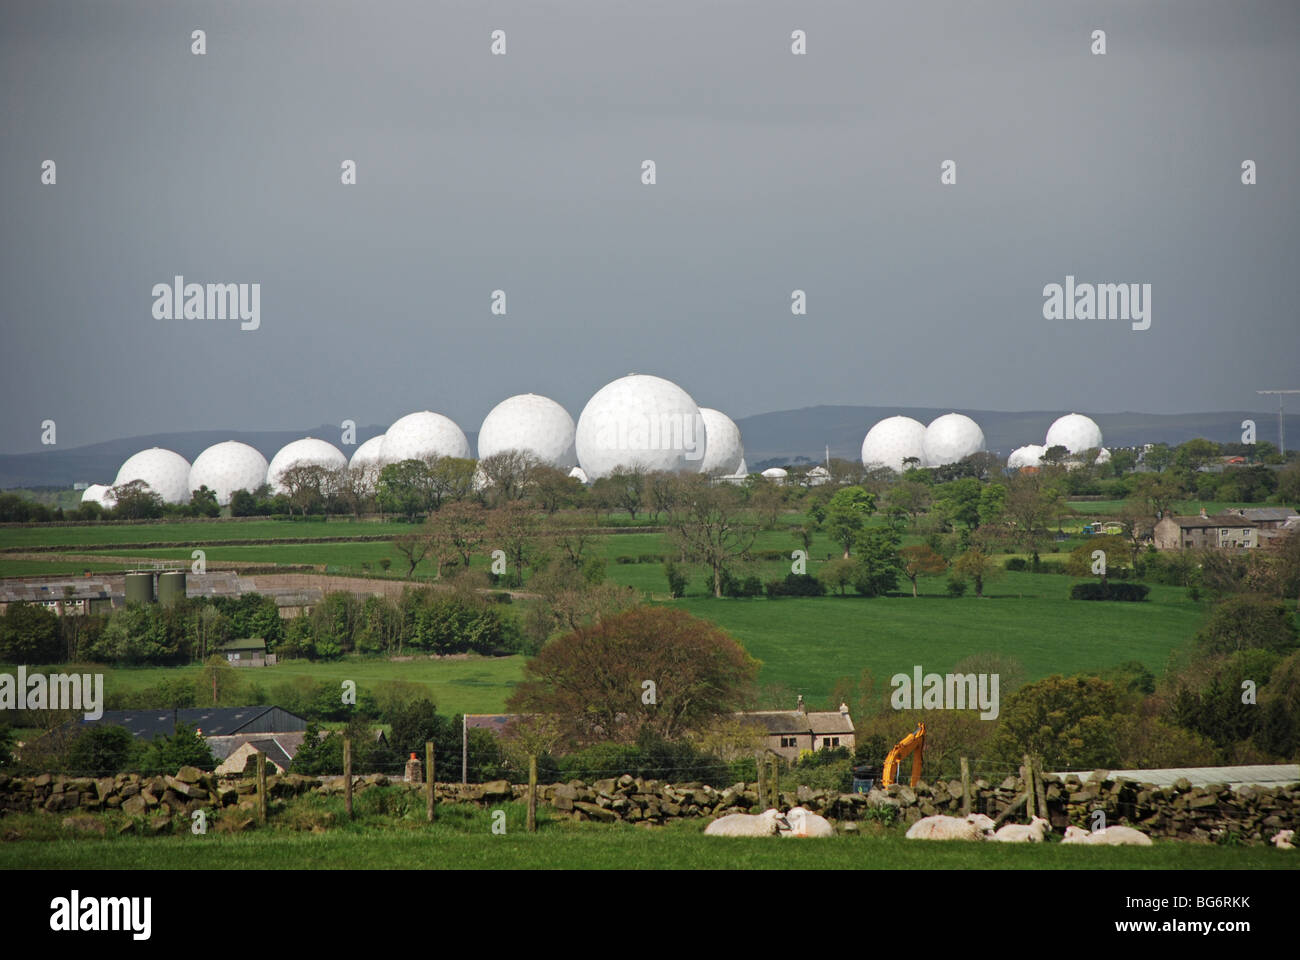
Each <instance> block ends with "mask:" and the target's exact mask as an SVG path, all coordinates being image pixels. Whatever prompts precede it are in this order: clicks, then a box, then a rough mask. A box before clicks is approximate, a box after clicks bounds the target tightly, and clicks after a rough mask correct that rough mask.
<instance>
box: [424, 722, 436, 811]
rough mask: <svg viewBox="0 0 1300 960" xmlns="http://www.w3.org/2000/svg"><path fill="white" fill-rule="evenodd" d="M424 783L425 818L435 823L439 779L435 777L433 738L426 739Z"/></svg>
mask: <svg viewBox="0 0 1300 960" xmlns="http://www.w3.org/2000/svg"><path fill="white" fill-rule="evenodd" d="M424 783H425V792H424V794H425V801H424V803H425V810H424V815H425V818H426V819H427V820H428V821H429V822H430V823H433V818H434V812H433V803H434V794H435V791H436V790H437V788H436V787H435V786H434V784H436V783H437V781H436V780H435V779H434V777H433V741H432V740H426V741H424Z"/></svg>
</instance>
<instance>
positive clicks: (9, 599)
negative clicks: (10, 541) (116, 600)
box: [0, 580, 114, 603]
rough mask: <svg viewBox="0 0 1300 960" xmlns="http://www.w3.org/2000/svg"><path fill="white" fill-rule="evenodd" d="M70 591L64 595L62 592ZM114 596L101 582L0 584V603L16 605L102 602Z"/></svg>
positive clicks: (11, 582)
mask: <svg viewBox="0 0 1300 960" xmlns="http://www.w3.org/2000/svg"><path fill="white" fill-rule="evenodd" d="M67 587H71V588H72V590H71V591H70V592H69V593H67V594H66V595H65V593H64V590H65V588H67ZM112 596H114V594H113V593H112V591H110V590H109V589H108V585H107V584H105V583H104V582H103V581H101V580H60V581H44V582H40V583H32V582H28V581H21V580H19V581H14V580H10V581H6V582H4V583H0V603H16V602H18V601H20V600H26V601H27V602H28V603H42V602H45V601H49V600H102V599H108V598H111V597H112Z"/></svg>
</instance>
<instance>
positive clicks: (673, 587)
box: [664, 560, 686, 600]
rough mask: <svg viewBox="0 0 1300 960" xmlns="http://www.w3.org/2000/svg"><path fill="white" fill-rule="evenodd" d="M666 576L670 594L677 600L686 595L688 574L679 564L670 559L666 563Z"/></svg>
mask: <svg viewBox="0 0 1300 960" xmlns="http://www.w3.org/2000/svg"><path fill="white" fill-rule="evenodd" d="M664 576H665V577H667V578H668V595H669V596H670V597H672V598H673V599H674V600H676V599H677V598H679V597H684V596H686V574H685V573H683V572H682V571H681V569H680V568H679V567H678V566H677V564H675V563H673V562H672V561H671V560H669V561H668V562H667V563H665V564H664Z"/></svg>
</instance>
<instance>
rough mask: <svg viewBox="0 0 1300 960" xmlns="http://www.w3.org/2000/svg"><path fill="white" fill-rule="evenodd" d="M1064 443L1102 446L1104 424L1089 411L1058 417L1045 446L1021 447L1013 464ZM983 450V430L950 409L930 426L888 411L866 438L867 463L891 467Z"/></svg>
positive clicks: (1075, 448) (1028, 462)
mask: <svg viewBox="0 0 1300 960" xmlns="http://www.w3.org/2000/svg"><path fill="white" fill-rule="evenodd" d="M1057 445H1060V446H1063V447H1065V448H1066V449H1067V450H1068V451H1069V452H1070V453H1072V454H1078V453H1083V452H1084V451H1086V450H1094V449H1098V448H1101V428H1100V427H1099V426H1097V423H1096V421H1094V420H1093V419H1092V418H1091V417H1085V416H1083V415H1082V414H1078V413H1070V414H1067V415H1065V416H1063V417H1060V418H1058V419H1057V420H1056V421H1054V422H1053V423H1052V425H1051V427H1049V428H1048V430H1047V438H1046V442H1045V443H1044V444H1043V445H1042V446H1038V445H1037V444H1029V445H1028V446H1024V447H1018V448H1017V449H1015V450H1013V451H1012V452H1011V456H1010V457H1008V458H1007V466H1008V467H1012V468H1019V467H1027V466H1038V465H1039V464H1041V463H1042V456H1043V454H1044V453H1046V452H1047V450H1048V448H1049V447H1053V446H1057ZM983 450H984V431H983V430H981V429H980V425H979V424H978V423H976V422H975V421H974V420H972V419H971V418H970V417H967V416H965V415H964V414H960V413H947V414H944V415H943V416H941V417H937V418H936V419H934V420H933V421H931V422H930V425H929V426H926V425H925V424H923V423H921V422H920V421H919V420H913V419H912V418H911V417H901V416H900V417H887V418H885V419H884V420H881V421H880V422H879V423H877V424H876V425H875V426H874V427H872V428H871V429H870V430H869V431H867V435H866V437H865V438H864V439H863V441H862V465H863V466H864V467H868V468H870V467H882V466H884V467H889V468H890V469H892V470H894V471H895V472H896V473H902V472H903V470H905V469H906V465H905V464H904V461H905V460H910V459H912V458H915V459H916V463H915V466H921V467H941V466H944V465H946V464H949V463H956V462H957V461H958V460H961V459H962V458H963V457H968V456H970V455H971V454H972V453H980V452H982V451H983ZM1109 459H1110V452H1109V451H1107V450H1105V449H1101V452H1100V453H1099V454H1098V457H1097V462H1098V463H1105V462H1106V461H1107V460H1109Z"/></svg>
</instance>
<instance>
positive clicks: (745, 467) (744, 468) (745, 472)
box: [732, 457, 749, 477]
mask: <svg viewBox="0 0 1300 960" xmlns="http://www.w3.org/2000/svg"><path fill="white" fill-rule="evenodd" d="M732 476H733V477H747V476H749V464H747V463H746V462H745V458H744V457H741V458H740V466H738V467H737V468H736V472H735V473H733V474H732Z"/></svg>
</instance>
